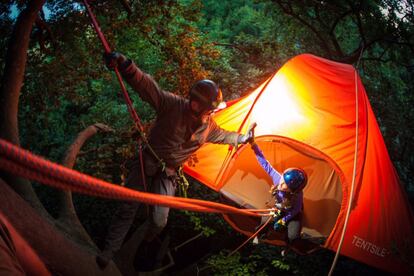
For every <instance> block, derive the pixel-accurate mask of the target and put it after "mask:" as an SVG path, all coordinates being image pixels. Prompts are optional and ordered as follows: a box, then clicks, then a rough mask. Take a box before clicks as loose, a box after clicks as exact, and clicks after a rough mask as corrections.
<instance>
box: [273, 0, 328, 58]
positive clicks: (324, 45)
mask: <svg viewBox="0 0 414 276" xmlns="http://www.w3.org/2000/svg"><path fill="white" fill-rule="evenodd" d="M274 2H276V3H277V4H278V5H279V7H280V8H281V9H282V11H283V12H284V13H285V14H287V15H290V16H291V17H293V18H295V19H296V20H298V21H299V22H301V23H302V24H303V25H304V26H306V27H307V28H309V29H310V30H311V31H312V32H313V33H314V34H315V35H316V37H317V38H318V40H319V43H320V45H321V47H322V48H323V49H324V50H325V52H326V54H327V55H328V56H329V57H330V58H332V51H331V49H330V47H329V45H328V44H327V43H326V39H325V38H324V37H323V35H322V34H321V33H320V32H319V31H318V30H317V29H316V28H315V27H313V26H312V24H310V23H309V22H307V21H306V20H304V19H303V18H302V17H300V15H298V14H296V13H294V11H293V9H292V7H291V6H290V5H289V4H290V1H287V2H285V3H284V2H283V1H282V0H274ZM284 4H287V5H288V6H285V5H284Z"/></svg>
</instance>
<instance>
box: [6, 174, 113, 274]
mask: <svg viewBox="0 0 414 276" xmlns="http://www.w3.org/2000/svg"><path fill="white" fill-rule="evenodd" d="M0 190H1V193H0V209H1V210H2V211H3V213H4V215H5V216H6V217H7V219H8V220H9V222H10V223H11V224H12V225H13V226H14V228H15V229H16V230H17V231H18V232H19V234H20V235H21V236H22V237H23V238H24V239H25V240H26V241H27V242H28V244H29V245H30V246H31V247H32V248H33V249H34V251H35V252H36V253H37V254H38V255H39V257H40V258H41V260H42V261H43V262H44V263H45V264H46V266H47V268H48V269H49V270H50V272H51V273H52V274H53V275H121V274H120V272H119V270H118V268H117V267H116V266H115V264H114V263H110V265H108V267H107V268H106V269H105V270H104V271H102V270H100V268H99V267H98V266H97V264H96V262H95V254H93V252H90V251H89V250H88V249H87V248H84V247H81V246H79V245H77V244H75V243H73V242H71V241H70V240H68V239H67V238H65V237H64V236H63V235H62V234H61V233H60V232H59V231H58V230H56V229H55V228H54V227H53V226H52V225H51V224H49V223H48V222H47V221H46V220H45V219H44V218H42V217H41V216H39V215H38V214H37V212H36V211H35V210H33V209H32V208H31V207H30V206H29V205H28V204H27V203H26V202H25V201H24V200H22V199H21V198H20V197H19V196H18V195H17V194H16V193H15V192H14V191H13V190H12V189H10V187H9V186H8V185H7V184H6V183H5V182H4V181H3V180H2V179H1V178H0Z"/></svg>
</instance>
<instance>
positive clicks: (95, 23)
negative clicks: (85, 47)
mask: <svg viewBox="0 0 414 276" xmlns="http://www.w3.org/2000/svg"><path fill="white" fill-rule="evenodd" d="M83 3H84V4H85V7H86V11H87V12H88V14H89V17H90V18H91V21H92V26H93V28H94V29H95V31H96V33H97V35H98V37H99V40H100V41H101V43H102V46H103V47H104V49H105V52H106V53H110V52H111V47H110V46H109V43H108V41H107V40H106V38H105V35H104V34H103V32H102V30H101V27H100V26H99V24H98V21H97V20H96V17H95V15H94V13H93V11H92V9H91V7H90V6H89V3H88V1H87V0H83ZM115 75H116V78H117V79H118V82H119V85H120V86H121V92H122V95H123V96H124V100H125V102H126V105H127V108H128V112H129V114H130V115H131V117H132V119H133V120H134V123H135V126H136V127H137V129H138V130H139V131H140V132H142V131H143V130H144V128H143V126H142V123H141V120H140V118H139V117H138V114H137V112H136V111H135V109H134V108H133V106H132V101H131V98H130V97H129V94H128V91H127V89H126V87H125V84H124V81H123V80H122V77H121V74H120V73H119V70H118V68H116V67H115Z"/></svg>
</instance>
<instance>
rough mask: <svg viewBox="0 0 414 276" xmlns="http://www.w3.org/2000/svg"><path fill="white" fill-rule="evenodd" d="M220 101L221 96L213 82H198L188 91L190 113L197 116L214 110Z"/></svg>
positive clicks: (205, 80)
mask: <svg viewBox="0 0 414 276" xmlns="http://www.w3.org/2000/svg"><path fill="white" fill-rule="evenodd" d="M222 101H223V95H222V94H221V90H220V88H219V87H218V85H217V84H216V83H215V82H214V81H211V80H208V79H204V80H200V81H198V82H196V83H195V84H194V85H193V87H191V89H190V105H191V111H192V112H193V113H194V114H195V115H197V116H200V115H203V114H206V113H208V112H210V111H212V110H214V109H216V108H217V107H218V106H219V104H220V103H221V102H222Z"/></svg>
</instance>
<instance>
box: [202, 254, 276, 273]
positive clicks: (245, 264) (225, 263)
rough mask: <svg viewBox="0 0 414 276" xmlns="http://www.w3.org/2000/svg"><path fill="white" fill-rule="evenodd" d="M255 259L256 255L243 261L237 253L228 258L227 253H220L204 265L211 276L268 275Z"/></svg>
mask: <svg viewBox="0 0 414 276" xmlns="http://www.w3.org/2000/svg"><path fill="white" fill-rule="evenodd" d="M257 259H258V258H257V256H256V255H252V256H249V257H247V258H246V259H244V260H243V259H242V257H241V255H240V254H239V253H235V254H233V255H231V256H228V253H226V252H220V253H219V254H218V255H214V256H212V257H210V258H209V259H208V260H207V261H206V264H207V265H208V266H209V269H210V270H211V273H212V274H213V275H239V276H242V275H253V274H254V275H268V274H267V273H266V270H265V269H264V268H263V267H262V266H260V265H259V262H257Z"/></svg>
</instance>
